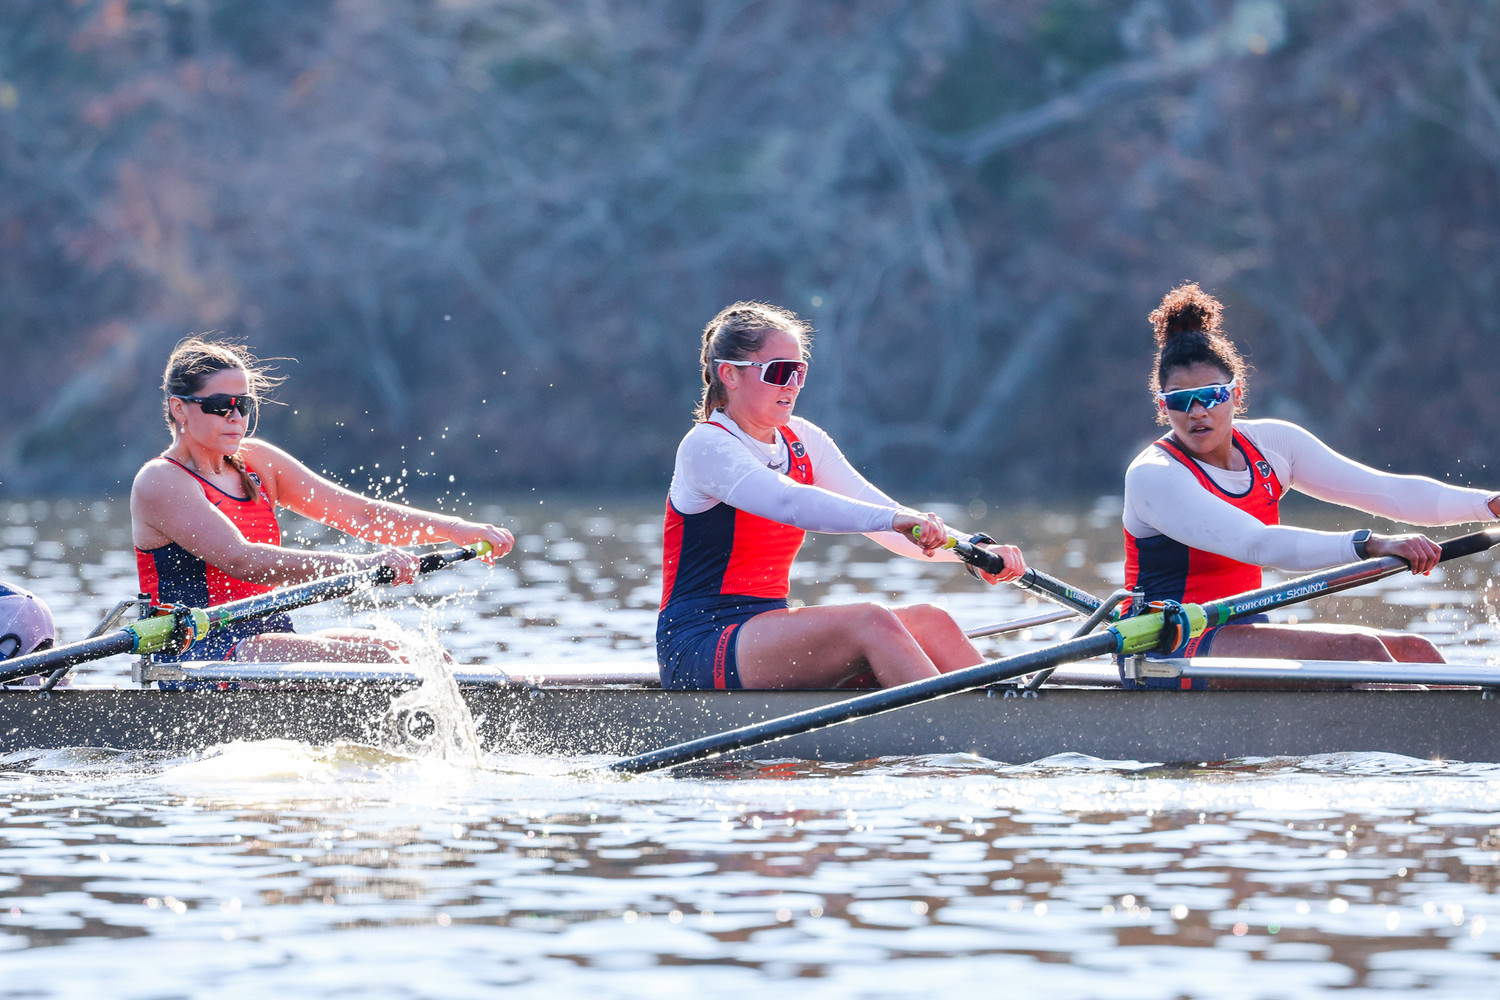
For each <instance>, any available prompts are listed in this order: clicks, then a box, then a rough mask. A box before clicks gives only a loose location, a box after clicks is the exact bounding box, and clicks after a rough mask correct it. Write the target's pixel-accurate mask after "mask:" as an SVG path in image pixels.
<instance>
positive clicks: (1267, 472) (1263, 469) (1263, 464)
mask: <svg viewBox="0 0 1500 1000" xmlns="http://www.w3.org/2000/svg"><path fill="white" fill-rule="evenodd" d="M1255 471H1256V472H1257V473H1259V474H1260V478H1262V479H1270V478H1271V463H1270V462H1267V461H1266V460H1265V459H1261V460H1260V461H1259V462H1256V463H1255ZM1266 488H1267V489H1270V487H1269V486H1267V487H1266Z"/></svg>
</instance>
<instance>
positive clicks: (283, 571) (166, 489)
mask: <svg viewBox="0 0 1500 1000" xmlns="http://www.w3.org/2000/svg"><path fill="white" fill-rule="evenodd" d="M130 521H131V534H132V536H133V539H134V542H135V545H136V547H137V548H141V549H148V550H149V549H155V548H160V547H161V546H163V545H167V544H170V543H173V542H175V543H177V544H178V545H180V546H182V548H184V549H186V550H187V551H188V552H190V553H192V554H193V555H195V556H197V557H198V558H199V559H202V560H203V561H204V562H206V563H208V564H209V565H211V566H217V567H218V568H219V569H222V570H223V571H224V572H226V573H228V574H229V575H230V576H233V577H235V578H236V579H240V580H246V581H249V582H251V583H260V584H266V585H268V586H276V585H279V584H285V583H301V582H303V581H306V580H314V579H317V578H319V577H323V576H332V575H333V574H336V573H343V572H348V571H351V570H358V569H370V568H374V567H376V566H380V565H384V564H386V563H387V562H388V559H387V558H385V553H380V552H374V553H367V554H364V555H341V554H338V553H332V552H312V551H308V550H306V549H289V548H284V547H282V546H279V545H268V544H265V543H261V542H250V541H246V540H245V536H244V535H242V534H240V530H239V528H237V527H235V525H234V522H232V521H230V520H229V518H228V517H226V516H225V515H224V514H223V513H221V512H220V511H219V509H218V508H217V507H215V506H214V505H213V504H211V503H209V501H208V498H207V497H206V496H204V495H203V489H202V487H201V486H199V485H198V482H197V480H195V479H194V478H193V477H192V476H191V475H190V474H188V473H187V472H185V471H184V470H182V469H179V468H177V467H176V466H174V465H170V464H168V463H167V462H148V463H147V464H146V465H145V467H143V468H142V469H141V471H140V472H139V473H137V475H136V477H135V482H134V484H133V485H132V486H131V490H130ZM393 568H395V567H393ZM398 572H399V570H398Z"/></svg>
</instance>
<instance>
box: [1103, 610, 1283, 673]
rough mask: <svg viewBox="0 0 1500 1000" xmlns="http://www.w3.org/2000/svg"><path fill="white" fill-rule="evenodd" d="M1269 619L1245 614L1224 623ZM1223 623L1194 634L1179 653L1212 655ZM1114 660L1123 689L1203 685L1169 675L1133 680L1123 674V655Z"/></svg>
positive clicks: (1258, 622)
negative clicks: (1118, 669) (1215, 640)
mask: <svg viewBox="0 0 1500 1000" xmlns="http://www.w3.org/2000/svg"><path fill="white" fill-rule="evenodd" d="M1270 620H1271V619H1270V618H1268V617H1267V616H1265V615H1246V616H1245V617H1243V618H1236V619H1235V620H1234V621H1232V622H1225V623H1224V625H1264V624H1265V623H1266V622H1269V621H1270ZM1224 625H1215V626H1214V627H1213V628H1209V629H1204V630H1203V634H1202V635H1198V636H1195V637H1194V638H1193V639H1192V640H1190V641H1189V642H1188V644H1187V648H1186V649H1184V650H1183V651H1182V654H1181V655H1182V656H1210V655H1212V654H1211V653H1210V652H1209V650H1211V649H1212V648H1213V645H1214V635H1215V633H1217V632H1218V631H1219V629H1221V628H1223V627H1224ZM1164 658H1165V657H1163V656H1162V655H1161V654H1159V653H1147V654H1146V659H1148V660H1160V659H1164ZM1115 662H1116V663H1117V664H1118V665H1119V667H1120V684H1121V685H1123V686H1124V688H1125V690H1127V691H1142V690H1146V689H1148V688H1166V689H1169V690H1172V691H1179V690H1181V691H1201V690H1202V689H1203V687H1204V681H1202V680H1200V679H1193V680H1188V679H1186V678H1181V677H1179V678H1176V679H1173V678H1171V677H1142V678H1141V679H1140V680H1135V679H1133V678H1130V677H1126V676H1125V657H1123V656H1119V657H1116V658H1115Z"/></svg>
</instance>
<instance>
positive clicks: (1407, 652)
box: [1380, 632, 1443, 663]
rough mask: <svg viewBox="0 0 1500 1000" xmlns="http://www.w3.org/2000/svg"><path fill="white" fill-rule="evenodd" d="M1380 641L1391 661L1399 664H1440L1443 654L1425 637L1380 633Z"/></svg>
mask: <svg viewBox="0 0 1500 1000" xmlns="http://www.w3.org/2000/svg"><path fill="white" fill-rule="evenodd" d="M1380 641H1381V643H1382V644H1384V646H1385V648H1386V650H1387V651H1389V653H1390V656H1391V658H1392V659H1394V660H1397V661H1399V662H1401V663H1442V662H1443V654H1442V653H1440V652H1439V651H1438V648H1437V647H1436V646H1434V645H1433V644H1432V641H1431V640H1430V639H1428V638H1426V637H1425V636H1420V635H1412V634H1411V633H1410V632H1389V633H1387V632H1382V633H1381V635H1380Z"/></svg>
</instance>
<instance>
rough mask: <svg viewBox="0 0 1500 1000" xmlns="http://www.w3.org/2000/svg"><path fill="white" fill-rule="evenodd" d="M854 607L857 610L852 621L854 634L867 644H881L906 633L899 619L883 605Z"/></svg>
mask: <svg viewBox="0 0 1500 1000" xmlns="http://www.w3.org/2000/svg"><path fill="white" fill-rule="evenodd" d="M854 607H855V608H857V609H858V612H857V614H856V616H855V621H854V626H855V628H856V629H857V632H856V634H857V635H858V636H860V637H861V638H865V639H866V640H867V642H869V641H882V642H883V641H886V640H888V639H890V638H891V637H892V636H894V635H897V634H898V633H904V632H906V631H907V629H906V625H905V623H904V622H902V620H901V617H900V616H899V615H897V614H896V612H895V611H893V610H892V609H890V608H888V607H886V606H885V605H884V604H856V605H854Z"/></svg>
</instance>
